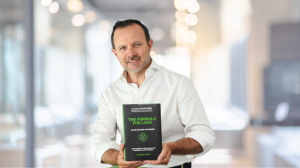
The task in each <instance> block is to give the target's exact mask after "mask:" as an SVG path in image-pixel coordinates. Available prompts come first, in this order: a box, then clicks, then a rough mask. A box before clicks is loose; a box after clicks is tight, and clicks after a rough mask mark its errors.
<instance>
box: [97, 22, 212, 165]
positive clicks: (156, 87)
mask: <svg viewBox="0 0 300 168" xmlns="http://www.w3.org/2000/svg"><path fill="white" fill-rule="evenodd" d="M111 41H112V47H113V48H112V52H113V53H114V54H115V56H116V57H117V58H118V60H119V62H120V64H121V65H122V67H123V68H124V71H123V73H122V75H121V76H120V78H119V79H118V80H117V81H115V82H114V83H112V84H111V85H110V86H109V87H108V88H106V89H105V91H104V92H103V93H102V94H101V98H100V103H99V110H98V118H97V124H96V128H95V131H94V133H95V134H94V136H93V138H92V140H91V155H92V156H93V157H94V158H95V159H96V160H97V161H98V162H101V163H107V164H111V165H118V166H119V167H139V166H143V167H178V168H179V167H185V168H187V167H191V162H192V161H193V159H194V158H195V157H197V156H201V155H203V154H205V153H206V152H208V151H209V150H210V149H211V148H212V146H213V144H214V141H215V136H214V132H213V130H212V129H211V127H210V124H209V122H208V120H207V116H206V113H205V111H204V108H203V106H202V103H201V101H200V98H199V96H198V94H197V92H196V90H195V88H194V86H193V85H192V83H191V81H190V80H189V79H188V78H186V77H184V76H183V75H180V74H177V73H175V72H172V71H170V70H168V69H166V68H164V67H162V66H159V65H158V64H156V62H155V61H154V60H152V59H151V57H150V51H151V48H152V45H153V40H152V39H150V36H149V32H148V29H147V28H146V27H145V26H144V25H143V24H142V23H141V22H139V21H137V20H125V21H117V22H116V24H115V25H114V27H113V32H112V35H111ZM141 103H148V104H149V103H160V104H161V120H162V125H161V126H162V141H163V144H162V147H163V149H162V152H161V154H160V155H159V157H158V159H157V160H144V161H124V153H123V149H124V145H123V144H121V145H118V144H117V143H116V142H115V140H116V133H117V130H118V131H119V132H123V120H122V105H123V104H141ZM122 139H123V137H122Z"/></svg>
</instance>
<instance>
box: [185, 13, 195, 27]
mask: <svg viewBox="0 0 300 168" xmlns="http://www.w3.org/2000/svg"><path fill="white" fill-rule="evenodd" d="M184 21H185V23H186V24H187V25H189V26H194V25H196V24H197V23H198V17H197V16H196V15H195V14H187V15H186V16H185V17H184Z"/></svg>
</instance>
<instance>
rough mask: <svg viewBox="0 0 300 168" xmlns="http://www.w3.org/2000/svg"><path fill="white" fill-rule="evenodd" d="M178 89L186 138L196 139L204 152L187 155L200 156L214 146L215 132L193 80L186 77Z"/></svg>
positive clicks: (179, 107)
mask: <svg viewBox="0 0 300 168" xmlns="http://www.w3.org/2000/svg"><path fill="white" fill-rule="evenodd" d="M178 89H179V90H178V93H179V94H178V96H179V97H178V115H179V117H180V119H181V122H182V124H183V125H184V132H185V135H186V136H185V138H192V139H194V140H196V141H197V142H199V144H200V145H201V146H202V148H203V152H201V153H198V154H195V155H187V157H188V158H191V157H199V156H202V155H204V154H205V153H207V152H208V151H209V150H210V149H211V148H212V146H213V145H214V143H215V134H214V131H213V130H212V128H211V126H210V124H209V121H208V119H207V116H206V113H205V110H204V107H203V105H202V103H201V101H200V98H199V96H198V94H197V91H196V89H195V87H194V86H193V84H192V82H191V81H190V80H189V79H188V78H186V77H184V79H183V80H182V82H181V84H180V86H179V88H178Z"/></svg>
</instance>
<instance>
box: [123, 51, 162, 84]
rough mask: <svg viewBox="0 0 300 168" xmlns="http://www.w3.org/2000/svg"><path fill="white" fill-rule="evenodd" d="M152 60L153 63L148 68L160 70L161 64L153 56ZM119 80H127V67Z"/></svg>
mask: <svg viewBox="0 0 300 168" xmlns="http://www.w3.org/2000/svg"><path fill="white" fill-rule="evenodd" d="M150 60H151V64H150V66H149V67H148V69H147V70H149V69H156V70H159V71H160V66H159V65H158V64H157V63H156V62H155V61H154V60H153V59H152V58H151V57H150ZM119 80H123V81H124V82H127V71H126V70H125V69H124V70H123V72H122V74H121V76H120V78H119Z"/></svg>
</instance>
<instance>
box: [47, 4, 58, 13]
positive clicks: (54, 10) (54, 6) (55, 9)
mask: <svg viewBox="0 0 300 168" xmlns="http://www.w3.org/2000/svg"><path fill="white" fill-rule="evenodd" d="M58 10H59V4H58V3H57V2H52V3H51V5H50V6H49V12H50V13H57V12H58Z"/></svg>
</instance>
